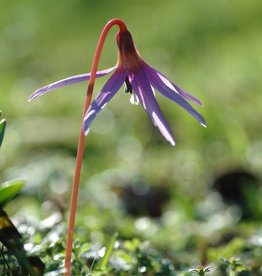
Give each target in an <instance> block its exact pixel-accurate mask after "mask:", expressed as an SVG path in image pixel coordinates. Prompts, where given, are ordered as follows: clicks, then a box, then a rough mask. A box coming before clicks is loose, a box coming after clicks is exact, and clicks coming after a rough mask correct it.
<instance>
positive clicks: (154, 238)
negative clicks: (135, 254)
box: [0, 0, 262, 266]
mask: <svg viewBox="0 0 262 276" xmlns="http://www.w3.org/2000/svg"><path fill="white" fill-rule="evenodd" d="M0 3H1V4H0V5H1V16H0V109H1V110H2V112H3V114H2V116H4V117H5V118H6V119H7V131H6V136H5V140H4V143H3V146H2V148H1V155H0V179H1V181H5V180H8V179H13V178H22V179H24V180H25V181H26V187H25V189H24V191H23V194H22V196H21V197H19V198H17V199H16V201H15V202H16V203H15V204H10V205H9V206H8V208H9V209H8V210H9V212H11V213H13V214H14V216H16V217H19V215H20V217H23V216H26V218H27V220H28V221H29V222H30V223H38V222H42V221H43V220H44V219H46V218H48V217H49V216H51V215H53V214H54V213H55V214H60V216H59V215H58V221H62V222H65V223H66V221H67V214H68V209H69V198H70V190H71V181H72V175H73V170H74V157H75V153H76V147H77V138H78V132H79V130H78V129H79V127H80V124H81V114H82V105H83V101H84V98H85V91H86V87H87V83H81V84H76V85H73V86H68V87H66V88H62V89H59V90H57V91H54V92H52V93H50V94H48V95H46V96H44V97H42V98H40V99H37V100H36V101H33V102H31V103H28V102H27V99H28V97H29V95H30V94H31V93H32V92H33V91H34V90H35V89H37V88H39V87H41V86H44V85H46V84H48V83H51V82H53V81H56V80H58V79H61V78H64V77H67V76H70V75H74V74H79V73H84V72H88V71H90V67H91V62H92V57H93V54H94V51H95V47H96V43H97V40H98V37H99V35H100V32H101V30H102V28H103V26H104V25H105V23H106V22H107V21H108V20H110V19H112V18H115V17H119V18H122V19H123V20H124V21H125V22H126V24H127V26H128V28H129V30H130V31H131V33H132V35H133V38H134V40H135V43H136V46H137V48H138V50H139V52H140V53H141V55H142V56H143V58H144V59H145V60H146V61H147V62H148V63H149V64H150V65H152V66H153V67H155V68H157V69H158V70H159V71H161V72H163V73H164V74H165V75H166V76H168V77H169V78H170V79H172V80H173V81H174V82H175V83H176V84H178V85H179V86H180V87H182V88H183V89H185V90H186V91H189V92H190V93H191V94H193V95H194V96H196V97H197V98H199V99H200V100H201V101H202V102H203V103H204V107H203V108H202V107H196V109H197V110H198V111H199V112H200V113H201V114H203V116H204V117H205V118H206V121H207V128H203V127H201V126H200V124H199V123H198V122H197V121H196V120H195V119H193V118H192V117H191V116H189V115H188V114H187V113H186V112H184V110H182V109H181V108H180V107H179V106H177V105H176V104H174V103H172V102H170V101H169V100H167V99H165V98H164V97H162V96H161V95H157V99H158V101H159V103H160V106H161V109H162V111H163V113H164V115H165V117H166V118H167V121H168V122H169V124H170V126H171V128H172V129H173V130H174V133H175V137H176V142H177V145H176V146H175V147H172V146H170V145H169V143H168V142H166V141H165V140H164V138H163V137H162V136H161V134H160V133H159V132H158V130H157V129H156V128H155V127H154V125H153V124H152V122H151V120H150V119H149V117H148V116H147V114H146V113H145V112H144V110H143V109H142V107H141V106H133V105H131V104H130V102H129V95H127V94H125V93H124V88H122V89H121V91H119V93H118V94H117V96H116V97H115V98H114V99H113V100H112V101H111V102H110V104H109V105H108V106H107V107H106V109H105V110H103V112H101V114H100V115H99V116H98V117H97V119H96V120H95V122H94V123H93V125H92V127H91V132H90V134H89V135H88V137H87V145H86V154H85V160H84V165H83V173H82V181H81V192H80V198H79V199H80V202H79V213H78V217H77V225H78V227H80V229H81V227H82V228H84V227H86V228H87V229H89V230H88V231H89V232H88V233H89V234H88V238H87V239H90V240H91V241H92V242H94V243H96V242H98V243H103V241H104V239H105V235H106V233H110V231H111V232H114V231H115V230H116V231H118V232H120V234H121V237H122V238H129V237H134V236H135V237H139V238H141V239H142V240H150V241H151V242H152V244H153V245H154V246H155V247H156V248H158V249H159V250H162V251H163V252H165V254H167V255H168V256H171V258H177V259H179V260H180V259H183V258H184V259H183V260H186V261H185V263H187V264H189V265H191V266H193V265H196V264H198V263H200V262H202V263H205V261H207V262H212V261H213V260H215V258H216V257H218V256H219V255H221V254H222V253H221V252H220V251H219V248H220V246H221V244H223V245H225V246H227V245H228V244H230V243H232V242H235V238H236V236H237V238H238V239H239V236H240V237H241V238H243V236H245V234H243V233H242V232H241V231H240V230H239V229H242V228H241V227H240V225H245V226H244V229H246V228H245V227H246V225H247V223H251V224H252V227H251V226H248V229H249V232H248V233H249V234H250V235H251V234H252V235H260V237H261V235H262V234H261V233H262V232H261V228H260V225H259V222H260V219H261V217H262V206H261V200H260V198H261V195H262V193H261V168H262V137H261V134H262V130H261V122H262V112H261V111H262V94H261V90H262V81H261V72H262V36H261V28H262V17H261V10H262V2H261V1H260V0H250V1H242V0H241V1H240V0H238V1H237V0H231V1H224V0H220V1H210V0H203V1H194V0H188V1H182V0H175V1H174V0H166V1H156V0H151V1H138V0H133V1H120V0H112V1H93V0H87V1H84V0H82V1H80V0H77V1H73V0H68V1H51V0H45V1H31V0H27V1H17V0H14V1H11V2H8V1H7V2H6V1H3V0H1V2H0ZM116 31H117V28H113V29H112V30H111V32H110V34H109V36H108V39H107V41H106V44H105V47H104V50H103V54H102V58H101V61H100V66H99V68H100V69H103V68H109V67H111V66H113V65H114V64H115V63H116V60H117V49H116V43H115V38H114V37H115V34H116ZM106 78H107V77H104V78H101V79H98V80H97V82H96V86H95V91H94V94H95V95H96V94H97V93H98V92H99V89H101V87H102V86H103V84H104V82H105V80H106ZM54 224H55V222H54ZM248 225H249V224H248ZM77 229H78V228H77ZM236 229H238V231H237V230H236ZM239 231H240V232H241V233H239ZM245 231H246V230H243V232H244V233H246V232H245ZM80 232H81V231H80ZM226 234H227V237H226V238H225V237H224V236H225V235H226ZM61 235H62V234H61ZM243 244H247V240H246V239H244V238H243ZM243 246H244V245H243ZM206 248H208V249H206ZM226 248H227V247H226ZM238 249H239V248H238ZM221 250H222V249H221ZM223 250H224V249H223ZM232 250H233V251H234V250H235V248H234V249H232ZM233 251H229V253H227V254H228V255H232V254H233V253H234V252H233ZM177 252H180V254H179V256H177ZM237 252H238V253H237V255H241V253H239V252H241V250H239V251H237ZM224 254H225V255H226V253H224ZM222 255H223V254H222ZM261 256H262V254H261V255H260V257H261ZM225 257H229V256H227V255H226V256H225Z"/></svg>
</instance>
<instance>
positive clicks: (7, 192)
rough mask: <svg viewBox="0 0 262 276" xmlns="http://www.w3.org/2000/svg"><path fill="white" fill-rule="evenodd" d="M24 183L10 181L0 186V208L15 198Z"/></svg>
mask: <svg viewBox="0 0 262 276" xmlns="http://www.w3.org/2000/svg"><path fill="white" fill-rule="evenodd" d="M24 185H25V184H24V181H22V180H12V181H7V182H4V183H2V184H0V206H3V205H5V204H6V203H7V202H8V201H10V200H11V199H12V198H13V197H15V196H16V195H17V194H18V193H19V192H20V191H21V190H22V189H23V187H24Z"/></svg>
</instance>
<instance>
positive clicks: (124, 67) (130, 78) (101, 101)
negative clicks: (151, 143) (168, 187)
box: [29, 29, 206, 146]
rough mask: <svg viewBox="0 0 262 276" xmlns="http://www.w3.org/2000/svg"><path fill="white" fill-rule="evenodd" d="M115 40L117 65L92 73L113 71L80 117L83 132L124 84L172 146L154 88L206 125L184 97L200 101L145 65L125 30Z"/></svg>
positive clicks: (57, 84) (81, 77)
mask: <svg viewBox="0 0 262 276" xmlns="http://www.w3.org/2000/svg"><path fill="white" fill-rule="evenodd" d="M116 42H117V46H118V62H117V64H116V65H115V66H114V67H112V68H109V69H106V70H103V71H97V72H96V78H99V77H102V76H105V75H107V74H109V73H111V72H113V74H112V75H111V77H110V78H109V79H108V80H107V82H106V83H105V85H104V86H103V88H102V89H101V91H100V93H99V94H98V95H97V96H96V98H95V100H94V101H93V102H92V104H91V105H90V107H89V108H88V110H87V112H86V114H85V116H84V121H83V131H84V133H85V135H87V133H88V131H89V128H90V125H91V123H92V121H93V120H94V118H95V117H96V115H97V114H98V112H99V111H100V110H102V109H103V108H104V107H105V106H106V104H107V103H108V102H109V101H110V100H111V99H112V98H113V96H114V95H115V94H116V93H117V91H118V90H119V89H120V88H121V86H122V85H123V84H125V92H126V93H130V94H131V99H130V101H131V103H133V104H139V103H141V104H142V106H143V108H144V109H145V111H146V112H147V113H148V115H149V116H150V117H151V119H152V121H153V123H154V125H155V126H156V127H157V128H158V129H159V131H160V132H161V133H162V135H163V136H164V137H165V138H166V140H167V141H169V142H170V143H171V145H173V146H174V145H175V140H174V135H173V132H172V130H171V128H170V127H169V125H168V123H167V122H166V120H165V118H164V116H163V114H162V112H161V110H160V107H159V105H158V103H157V101H156V98H155V92H154V89H155V90H157V91H159V92H160V93H161V94H162V95H164V96H165V97H167V98H168V99H170V100H172V101H174V102H175V103H177V104H178V105H180V106H181V107H182V108H184V109H185V110H186V111H187V112H189V113H190V114H191V115H192V116H193V117H195V118H196V119H197V120H198V121H199V122H200V123H201V125H203V126H206V122H205V119H204V118H203V117H202V115H201V114H199V113H198V112H197V111H196V110H195V109H194V108H193V107H192V106H191V105H190V104H189V103H188V101H187V100H189V101H191V102H193V103H195V104H198V105H202V104H201V102H200V101H199V100H198V99H196V98H195V97H193V96H192V95H190V94H188V93H187V92H185V91H184V90H182V89H181V88H179V87H178V86H177V85H176V84H174V83H173V82H171V81H170V80H169V79H168V78H167V77H165V76H164V75H163V74H162V73H160V72H159V71H157V70H156V69H154V68H153V67H151V66H149V65H148V64H147V63H146V62H145V61H144V60H143V59H142V57H141V56H140V54H139V52H138V51H137V49H136V47H135V44H134V42H133V39H132V36H131V34H130V32H129V31H128V30H126V29H125V30H120V31H119V32H118V34H117V35H116ZM89 78H90V73H87V74H81V75H76V76H72V77H69V78H65V79H62V80H59V81H57V82H54V83H52V84H49V85H47V86H44V87H42V88H40V89H38V90H36V91H35V92H34V93H33V94H32V95H31V96H30V97H29V101H31V100H33V99H35V98H38V97H39V96H42V95H44V94H46V93H47V92H50V91H52V90H54V89H56V88H59V87H62V86H65V85H69V84H73V83H76V82H81V81H86V80H89Z"/></svg>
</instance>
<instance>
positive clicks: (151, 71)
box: [144, 63, 203, 105]
mask: <svg viewBox="0 0 262 276" xmlns="http://www.w3.org/2000/svg"><path fill="white" fill-rule="evenodd" d="M144 67H146V70H147V72H148V73H149V74H151V75H152V77H154V78H156V79H157V80H158V81H159V83H161V85H162V86H163V88H164V87H168V88H170V89H171V90H173V91H174V92H175V93H178V94H179V95H180V96H182V97H183V98H185V99H187V100H189V101H191V102H193V103H195V104H198V105H203V104H202V103H201V101H200V100H198V99H197V98H195V97H194V96H192V95H190V94H189V93H187V92H186V91H184V90H183V89H181V88H180V87H179V86H177V85H176V84H174V83H173V82H171V81H170V80H169V79H168V78H167V77H166V76H164V75H163V74H162V73H160V72H159V71H157V70H156V69H154V68H152V67H151V66H149V65H148V64H146V63H144Z"/></svg>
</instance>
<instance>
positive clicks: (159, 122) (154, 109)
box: [130, 71, 175, 146]
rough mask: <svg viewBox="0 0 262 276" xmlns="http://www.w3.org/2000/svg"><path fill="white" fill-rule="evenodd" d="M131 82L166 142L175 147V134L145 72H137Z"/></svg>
mask: <svg viewBox="0 0 262 276" xmlns="http://www.w3.org/2000/svg"><path fill="white" fill-rule="evenodd" d="M130 82H131V85H132V87H133V89H134V93H135V94H136V95H137V97H138V98H139V101H140V102H141V103H142V105H143V107H144V109H145V110H146V112H147V113H148V115H149V116H150V117H151V119H152V121H153V123H154V124H155V126H156V127H157V128H158V129H159V130H160V132H161V133H162V135H163V136H164V137H165V138H166V140H167V141H169V142H170V143H171V145H173V146H174V145H175V141H174V137H173V132H172V130H171V129H170V127H169V125H168V123H167V122H166V120H165V118H164V116H163V114H162V112H161V110H160V108H159V105H158V103H157V101H156V99H155V96H154V93H153V89H152V87H151V85H150V83H149V82H148V80H147V78H146V76H145V74H144V72H142V71H140V72H136V74H135V75H134V76H133V77H132V78H130Z"/></svg>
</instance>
